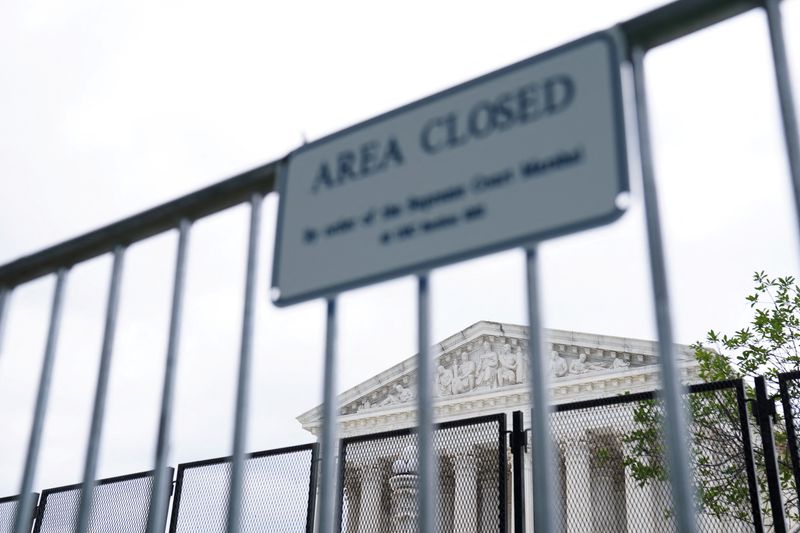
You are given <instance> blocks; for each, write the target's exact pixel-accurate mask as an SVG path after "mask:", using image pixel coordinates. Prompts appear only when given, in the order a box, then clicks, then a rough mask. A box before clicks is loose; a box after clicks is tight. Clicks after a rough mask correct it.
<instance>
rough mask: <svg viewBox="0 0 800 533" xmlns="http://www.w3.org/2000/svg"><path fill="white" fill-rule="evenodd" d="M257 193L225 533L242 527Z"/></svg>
mask: <svg viewBox="0 0 800 533" xmlns="http://www.w3.org/2000/svg"><path fill="white" fill-rule="evenodd" d="M262 199H263V197H262V196H261V194H259V193H256V194H253V195H252V196H251V197H250V237H249V239H248V243H247V270H246V272H245V285H244V310H243V312H242V338H241V348H240V351H239V373H238V378H237V385H236V411H235V413H234V428H233V457H232V458H231V485H230V489H231V492H230V495H229V496H230V497H229V499H228V524H227V531H228V533H238V531H239V528H240V527H241V514H242V495H243V492H244V487H243V485H244V455H245V451H244V449H245V446H246V444H247V415H248V414H249V405H250V367H251V366H252V365H251V360H252V352H253V319H254V315H255V310H254V308H255V289H256V271H257V270H258V239H259V234H260V229H261V202H262Z"/></svg>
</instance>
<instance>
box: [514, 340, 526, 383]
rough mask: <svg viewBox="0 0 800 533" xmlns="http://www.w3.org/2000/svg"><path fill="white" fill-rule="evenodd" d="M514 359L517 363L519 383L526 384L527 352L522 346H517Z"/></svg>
mask: <svg viewBox="0 0 800 533" xmlns="http://www.w3.org/2000/svg"><path fill="white" fill-rule="evenodd" d="M514 359H515V360H516V361H517V383H525V379H526V378H527V375H526V365H525V363H526V361H525V350H523V349H522V347H521V346H517V347H516V349H515V350H514Z"/></svg>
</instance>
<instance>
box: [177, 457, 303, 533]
mask: <svg viewBox="0 0 800 533" xmlns="http://www.w3.org/2000/svg"><path fill="white" fill-rule="evenodd" d="M318 461H319V457H318V448H317V445H316V444H307V445H303V446H293V447H291V448H280V449H275V450H266V451H262V452H256V453H252V454H249V455H248V456H247V458H246V459H245V463H244V482H243V484H244V490H243V493H242V519H241V531H248V532H256V531H281V532H285V533H292V532H296V533H313V531H314V506H315V504H316V492H317V463H318ZM230 484H231V458H230V457H221V458H218V459H208V460H205V461H195V462H191V463H184V464H181V465H178V477H177V480H176V482H175V496H174V498H173V501H172V516H171V518H170V526H169V533H184V532H192V531H204V532H216V531H225V527H226V520H227V514H228V513H227V503H228V498H229V496H228V495H229V494H230Z"/></svg>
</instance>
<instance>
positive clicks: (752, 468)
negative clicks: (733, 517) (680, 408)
mask: <svg viewBox="0 0 800 533" xmlns="http://www.w3.org/2000/svg"><path fill="white" fill-rule="evenodd" d="M736 407H737V408H738V413H739V428H740V430H741V432H742V445H743V446H742V447H743V448H744V462H745V469H746V471H747V489H748V492H749V493H750V510H751V512H752V513H753V527H754V529H755V531H756V533H760V532H762V531H764V520H763V518H762V516H761V495H760V494H759V491H758V478H757V477H756V464H755V460H754V459H753V441H752V439H751V437H750V421H749V420H748V418H747V398H745V394H744V384H743V383H742V380H741V379H739V380H737V381H736Z"/></svg>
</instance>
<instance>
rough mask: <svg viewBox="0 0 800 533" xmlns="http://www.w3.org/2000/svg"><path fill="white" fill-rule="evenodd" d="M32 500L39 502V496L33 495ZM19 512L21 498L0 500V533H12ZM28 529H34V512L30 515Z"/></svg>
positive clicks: (11, 497) (13, 497)
mask: <svg viewBox="0 0 800 533" xmlns="http://www.w3.org/2000/svg"><path fill="white" fill-rule="evenodd" d="M31 499H32V500H34V501H36V502H38V501H39V495H38V494H31ZM18 511H19V496H8V497H5V498H0V533H11V532H12V531H13V530H14V522H15V521H16V518H17V512H18ZM28 516H29V518H30V521H29V522H28V529H27V531H30V529H31V527H33V512H31V513H30V514H29V515H28Z"/></svg>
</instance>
